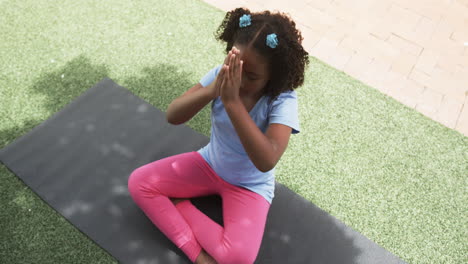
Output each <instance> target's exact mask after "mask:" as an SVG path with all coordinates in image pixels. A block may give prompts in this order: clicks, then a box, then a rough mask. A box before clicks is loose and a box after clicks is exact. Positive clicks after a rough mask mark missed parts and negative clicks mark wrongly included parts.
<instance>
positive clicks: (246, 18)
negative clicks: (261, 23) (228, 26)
mask: <svg viewBox="0 0 468 264" xmlns="http://www.w3.org/2000/svg"><path fill="white" fill-rule="evenodd" d="M251 22H252V21H251V20H250V15H243V16H241V18H240V19H239V27H241V28H244V27H248V26H250V25H251V24H252V23H251Z"/></svg>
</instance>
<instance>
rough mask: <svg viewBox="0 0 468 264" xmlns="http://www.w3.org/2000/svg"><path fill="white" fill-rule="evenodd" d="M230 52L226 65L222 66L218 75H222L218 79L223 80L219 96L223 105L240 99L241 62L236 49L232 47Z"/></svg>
mask: <svg viewBox="0 0 468 264" xmlns="http://www.w3.org/2000/svg"><path fill="white" fill-rule="evenodd" d="M231 51H232V52H231V56H230V58H229V60H228V65H226V64H224V65H223V67H222V69H221V73H220V74H222V76H220V77H221V78H223V81H222V84H221V87H220V95H221V100H222V101H223V103H224V104H226V103H228V102H233V101H237V100H239V99H240V96H239V90H240V86H241V81H242V64H243V61H242V60H241V59H240V51H239V50H238V49H236V47H232V50H231Z"/></svg>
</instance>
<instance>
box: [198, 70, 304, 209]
mask: <svg viewBox="0 0 468 264" xmlns="http://www.w3.org/2000/svg"><path fill="white" fill-rule="evenodd" d="M220 69H221V65H220V66H218V67H215V68H213V69H212V70H210V71H209V72H208V73H207V74H206V75H205V76H204V77H203V78H202V79H201V80H200V84H201V85H202V86H203V87H206V86H207V85H209V84H210V83H211V82H212V81H213V80H214V79H215V78H216V75H218V73H219V70H220ZM269 98H270V97H268V96H262V97H261V98H260V99H259V100H258V101H257V103H256V105H255V106H254V107H253V108H252V110H251V111H250V112H249V114H250V117H251V118H252V120H253V121H254V122H255V124H257V126H258V127H259V128H260V130H261V131H262V132H263V133H265V132H266V130H267V128H268V125H269V124H272V123H276V124H283V125H287V126H289V127H291V128H292V129H293V130H292V133H293V134H296V133H299V118H298V106H297V95H296V92H294V91H288V92H284V93H282V94H280V95H279V96H278V97H277V99H276V100H274V101H273V102H271V103H270V102H269ZM198 152H199V153H200V154H201V155H202V157H203V158H204V159H205V160H206V162H207V163H208V164H209V165H210V166H211V168H213V170H214V171H215V172H216V173H217V174H218V175H219V176H220V177H221V178H223V179H224V180H225V181H227V182H229V183H230V184H233V185H236V186H241V187H244V188H246V189H249V190H251V191H253V192H255V193H258V194H260V195H262V196H263V197H265V199H266V200H267V201H268V202H269V203H271V202H272V200H273V197H274V190H275V175H274V170H275V169H272V170H270V171H268V172H261V171H259V170H258V169H257V168H256V167H255V165H254V164H253V163H252V161H251V160H250V158H249V156H248V155H247V153H246V151H245V149H244V147H243V145H242V143H241V141H240V139H239V136H238V135H237V133H236V131H235V128H234V126H233V125H232V123H231V120H230V118H229V116H228V114H227V113H226V110H225V109H224V105H223V103H222V101H221V98H220V97H218V98H216V99H214V100H213V102H212V104H211V138H210V142H209V143H208V145H206V146H205V147H203V148H201V149H200V150H198Z"/></svg>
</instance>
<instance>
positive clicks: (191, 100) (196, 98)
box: [166, 80, 216, 125]
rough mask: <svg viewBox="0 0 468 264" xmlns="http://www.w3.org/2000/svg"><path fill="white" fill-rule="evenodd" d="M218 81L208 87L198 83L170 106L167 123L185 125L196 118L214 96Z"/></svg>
mask: <svg viewBox="0 0 468 264" xmlns="http://www.w3.org/2000/svg"><path fill="white" fill-rule="evenodd" d="M215 82H216V80H215V81H213V82H211V84H210V85H208V86H207V87H203V86H202V85H201V84H200V83H197V84H196V85H195V86H193V87H192V88H190V89H188V90H187V91H186V92H185V93H184V94H183V95H181V96H180V97H178V98H176V99H175V100H174V101H172V103H171V104H170V105H169V107H168V109H167V112H166V119H167V122H169V123H171V124H173V125H180V124H183V123H185V122H187V121H189V120H190V119H192V117H194V116H195V115H196V114H197V113H198V112H200V110H201V109H202V108H203V107H205V105H207V104H208V103H209V102H210V101H211V100H213V98H214V96H213V93H212V90H213V89H212V87H210V86H213V85H214V84H215Z"/></svg>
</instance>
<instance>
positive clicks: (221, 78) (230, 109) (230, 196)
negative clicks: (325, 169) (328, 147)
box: [128, 8, 309, 264]
mask: <svg viewBox="0 0 468 264" xmlns="http://www.w3.org/2000/svg"><path fill="white" fill-rule="evenodd" d="M216 38H217V39H218V40H221V41H225V42H226V43H227V47H226V52H227V53H228V54H227V56H226V58H225V60H224V63H223V64H222V65H220V66H218V67H215V68H214V69H212V70H211V71H210V72H208V74H206V75H205V76H204V77H203V78H202V79H201V81H200V83H198V84H196V85H195V86H193V87H192V88H190V89H189V90H188V91H186V92H185V93H184V94H183V95H182V96H180V97H179V98H177V99H175V100H174V101H173V102H172V103H171V104H170V105H169V107H168V110H167V120H168V122H170V123H172V124H182V123H184V122H186V121H188V120H190V119H191V118H192V117H193V116H194V115H195V114H197V113H198V112H199V111H200V110H201V109H202V108H203V107H204V106H205V105H207V104H208V103H210V102H211V109H212V113H211V122H212V127H211V138H210V142H209V144H208V145H207V146H205V147H203V148H202V149H200V150H198V151H197V152H190V153H184V154H180V155H176V156H172V157H168V158H165V159H162V160H158V161H155V162H153V163H150V164H147V165H145V166H142V167H140V168H138V169H136V170H135V171H134V172H133V173H132V174H131V175H130V178H129V182H128V187H129V191H130V194H131V196H132V198H133V199H134V201H135V202H136V204H137V205H138V206H139V207H140V208H141V209H142V210H143V211H144V212H145V214H146V215H147V216H148V217H149V218H150V219H151V221H152V222H153V223H154V224H155V225H156V226H157V227H158V228H159V229H160V230H161V231H162V232H163V233H164V234H165V235H166V236H167V237H168V238H169V239H171V241H172V242H174V243H175V244H176V245H177V246H178V247H179V248H180V249H181V250H182V251H183V252H184V253H185V254H186V255H187V256H188V258H189V259H190V260H191V261H193V262H195V263H216V262H217V263H221V264H223V263H233V264H243V263H253V262H254V261H255V259H256V257H257V254H258V251H259V249H260V244H261V240H262V237H263V232H264V228H265V222H266V217H267V213H268V209H269V208H270V204H271V202H272V199H273V194H274V186H275V179H274V167H275V165H276V164H277V162H278V160H279V159H280V157H281V155H282V154H283V152H284V151H285V149H286V146H287V145H288V141H289V137H290V135H291V133H293V134H295V133H298V132H299V121H298V107H297V97H296V93H295V92H294V91H293V89H295V88H297V87H299V86H300V85H302V84H303V82H304V69H305V67H306V66H307V65H308V63H309V60H308V53H307V52H306V51H304V49H303V48H302V46H301V42H302V36H301V33H300V32H299V31H298V30H297V29H296V25H295V23H294V22H293V21H292V20H291V19H290V18H289V17H288V16H287V15H285V14H282V13H271V12H269V11H264V12H260V13H251V12H250V11H249V10H248V9H244V8H237V9H235V10H233V11H230V12H228V13H227V14H226V17H225V18H224V21H223V22H222V24H221V25H220V26H219V28H218V30H217V33H216ZM213 194H217V195H220V196H221V197H222V203H223V221H224V226H220V225H218V224H217V223H216V222H214V221H212V220H211V219H210V218H209V217H207V216H206V215H205V214H203V213H202V212H201V211H199V210H198V209H197V208H196V207H195V206H194V205H193V204H192V203H191V202H190V200H188V198H191V197H197V196H205V195H213ZM215 261H216V262H215Z"/></svg>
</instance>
